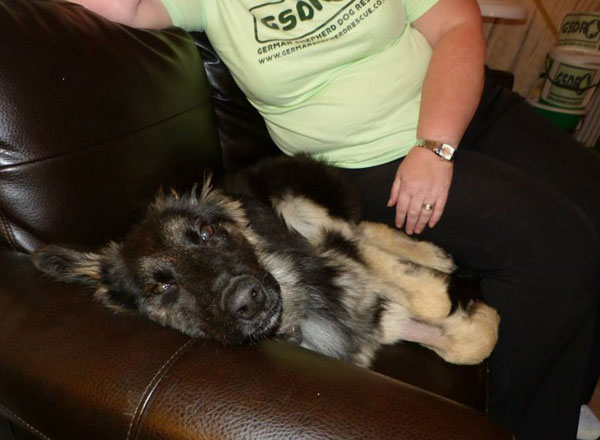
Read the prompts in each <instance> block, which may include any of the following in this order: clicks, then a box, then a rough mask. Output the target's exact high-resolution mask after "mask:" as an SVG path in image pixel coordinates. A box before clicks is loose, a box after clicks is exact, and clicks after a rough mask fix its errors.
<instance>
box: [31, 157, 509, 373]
mask: <svg viewBox="0 0 600 440" xmlns="http://www.w3.org/2000/svg"><path fill="white" fill-rule="evenodd" d="M353 194H354V192H353V191H352V189H351V187H350V186H349V184H348V182H346V181H345V180H344V179H342V178H341V177H340V175H339V174H338V173H337V172H336V171H335V169H333V168H330V167H328V166H326V165H324V164H322V163H319V162H315V161H313V160H311V159H309V158H307V157H304V156H300V157H294V158H278V159H268V160H266V161H263V162H261V163H260V164H259V165H257V166H255V167H253V168H249V169H247V170H245V171H244V172H241V173H239V174H236V175H234V176H232V177H230V178H229V179H227V180H226V181H225V183H224V185H223V187H222V188H213V187H212V185H211V183H210V181H209V180H206V181H205V182H204V184H203V186H202V188H201V189H200V190H197V189H194V190H192V191H191V192H190V193H188V194H185V195H181V196H180V195H177V194H175V193H173V194H170V195H161V196H159V197H158V198H157V200H156V201H155V202H154V204H153V205H152V206H151V207H150V209H149V210H148V213H147V215H146V217H145V218H144V220H143V221H142V222H141V223H139V224H138V225H137V226H136V227H135V228H134V229H133V230H132V231H131V233H130V234H128V235H127V236H126V237H125V239H124V240H123V241H122V242H120V243H110V244H108V245H107V246H106V247H105V248H103V249H101V250H100V251H98V252H91V253H86V252H79V251H75V250H72V249H68V248H65V247H59V246H47V247H43V248H41V249H38V250H37V251H35V252H34V254H33V256H32V258H33V261H34V263H35V265H36V266H37V267H38V268H39V269H41V270H42V271H44V272H45V273H47V274H49V275H51V276H52V277H54V278H56V279H58V280H62V281H70V282H77V283H83V284H85V285H88V286H90V287H93V288H94V289H95V296H96V298H97V299H98V300H99V301H100V302H102V303H103V304H105V305H106V306H108V307H110V308H112V309H114V310H118V311H123V310H128V311H132V312H135V313H139V314H142V315H145V316H147V317H148V318H150V319H151V320H153V321H156V322H159V323H161V324H163V325H166V326H169V327H173V328H175V329H178V330H180V331H182V332H184V333H186V334H188V335H190V336H194V337H201V338H210V339H214V340H217V341H219V342H221V343H224V344H242V343H245V342H249V341H257V340H260V339H263V338H266V337H271V336H274V337H278V338H283V339H287V340H290V341H293V342H295V343H297V344H299V345H301V346H303V347H306V348H309V349H311V350H315V351H318V352H321V353H324V354H326V355H329V356H333V357H336V358H340V359H345V360H349V361H352V362H354V363H356V364H359V365H363V366H368V365H369V364H370V362H371V359H372V358H373V355H374V353H375V352H376V350H377V349H378V348H379V347H380V346H381V345H382V344H393V343H395V342H397V341H399V340H409V341H415V342H418V343H420V344H422V345H425V346H427V347H429V348H431V349H432V350H434V351H436V352H437V353H438V354H439V355H440V356H441V357H442V358H444V359H445V360H446V361H448V362H453V363H459V364H474V363H479V362H481V361H482V360H483V359H485V358H486V357H487V356H488V355H489V354H490V352H491V350H492V349H493V347H494V344H495V342H496V338H497V327H498V322H499V318H498V315H497V314H496V312H495V311H494V310H493V309H492V308H490V307H488V306H487V305H485V304H483V303H481V302H474V303H471V304H470V305H469V306H468V307H466V308H458V309H457V310H455V311H453V312H452V313H451V302H450V299H449V296H448V293H447V274H448V273H450V272H451V271H452V270H453V269H454V263H453V261H452V259H451V258H450V257H449V256H448V255H446V254H445V253H444V252H443V251H442V250H441V249H439V248H437V247H436V246H434V245H432V244H430V243H425V242H418V241H415V240H412V239H410V238H408V237H407V236H406V235H404V234H402V233H400V232H398V231H396V230H393V229H391V228H388V227H387V226H384V225H380V224H374V223H369V222H361V220H360V216H359V209H358V201H357V200H355V199H354V196H353Z"/></svg>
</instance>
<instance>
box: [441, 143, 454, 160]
mask: <svg viewBox="0 0 600 440" xmlns="http://www.w3.org/2000/svg"><path fill="white" fill-rule="evenodd" d="M438 151H439V155H440V156H442V157H443V158H444V159H446V160H450V159H452V156H453V155H454V148H452V147H451V146H450V145H446V144H443V145H442V146H441V147H440V148H439V150H438Z"/></svg>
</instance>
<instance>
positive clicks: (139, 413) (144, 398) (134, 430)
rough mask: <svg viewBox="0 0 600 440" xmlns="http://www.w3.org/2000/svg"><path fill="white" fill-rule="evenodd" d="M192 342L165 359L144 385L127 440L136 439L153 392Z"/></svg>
mask: <svg viewBox="0 0 600 440" xmlns="http://www.w3.org/2000/svg"><path fill="white" fill-rule="evenodd" d="M194 342H196V340H195V339H193V338H192V339H190V340H189V341H187V342H186V343H185V344H183V345H182V346H181V347H179V349H177V351H176V352H175V353H173V354H172V355H171V356H170V357H169V359H167V360H166V361H165V362H164V363H163V364H162V366H161V367H160V368H159V369H158V370H157V371H156V373H155V374H154V376H153V377H152V379H151V380H150V382H148V385H146V388H145V389H144V392H143V393H142V395H141V397H140V400H139V402H138V404H137V406H136V409H135V412H134V416H133V418H132V419H131V423H130V424H129V429H128V430H127V437H126V439H127V440H130V439H134V438H137V436H138V433H139V427H140V425H141V421H142V418H143V416H144V413H145V411H146V409H147V408H148V403H149V402H150V400H151V398H152V395H153V394H154V391H155V390H156V388H157V387H158V385H159V384H160V382H161V380H162V379H163V377H164V376H165V375H166V374H167V372H168V371H169V369H170V367H171V366H172V364H173V363H174V362H175V361H176V360H177V359H179V357H181V355H182V354H183V352H184V351H185V350H186V349H187V348H188V347H189V346H190V345H191V344H193V343H194Z"/></svg>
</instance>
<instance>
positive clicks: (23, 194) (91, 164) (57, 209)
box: [0, 0, 222, 251]
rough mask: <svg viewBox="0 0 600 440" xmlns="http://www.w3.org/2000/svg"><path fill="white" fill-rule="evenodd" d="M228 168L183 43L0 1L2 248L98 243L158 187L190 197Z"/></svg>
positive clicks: (54, 7)
mask: <svg viewBox="0 0 600 440" xmlns="http://www.w3.org/2000/svg"><path fill="white" fill-rule="evenodd" d="M221 164H222V159H221V150H220V147H219V139H218V134H217V130H216V126H215V123H214V112H213V108H212V104H211V98H210V91H209V87H208V83H207V81H206V76H205V72H204V69H203V65H202V62H201V60H200V57H199V55H198V51H197V48H196V45H195V43H194V41H193V39H192V38H191V37H190V36H189V35H188V34H187V33H185V32H183V31H181V30H177V29H170V30H168V31H163V32H152V31H145V30H133V29H130V28H127V27H124V26H120V25H116V24H113V23H110V22H108V21H106V20H104V19H102V18H101V17H99V16H97V15H96V14H93V13H91V12H89V11H87V10H85V9H84V8H83V7H81V6H78V5H75V4H71V3H66V2H64V3H63V2H58V1H47V0H46V1H44V0H0V246H5V247H10V248H13V249H17V250H22V251H30V250H32V249H34V248H36V247H37V246H38V245H40V244H41V243H50V242H52V243H66V244H77V245H81V246H90V247H93V246H97V245H100V244H103V243H105V242H106V241H107V240H109V239H115V238H118V237H119V236H121V235H122V234H123V233H125V232H126V231H127V230H128V228H129V227H130V225H131V223H132V222H133V221H135V219H136V217H137V216H138V215H139V214H140V213H141V212H143V209H144V206H146V204H147V203H148V202H149V200H151V199H152V197H154V194H155V193H156V191H157V190H158V188H159V187H160V186H162V187H171V186H173V187H176V188H183V187H186V186H188V185H190V184H191V183H193V182H196V181H199V180H201V179H202V176H203V173H204V170H205V169H206V168H212V169H214V170H216V171H217V172H219V170H220V169H221Z"/></svg>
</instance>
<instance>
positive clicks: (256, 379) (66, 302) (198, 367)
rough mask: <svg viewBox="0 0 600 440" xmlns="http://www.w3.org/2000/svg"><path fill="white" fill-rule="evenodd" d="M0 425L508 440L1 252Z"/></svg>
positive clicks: (365, 377)
mask: <svg viewBox="0 0 600 440" xmlns="http://www.w3.org/2000/svg"><path fill="white" fill-rule="evenodd" d="M0 268H1V269H0V271H1V276H0V310H2V315H3V317H2V319H0V413H2V414H4V415H5V416H6V417H7V418H9V419H11V420H13V421H14V422H16V423H18V424H20V425H21V426H24V427H25V428H27V429H28V430H30V431H31V432H33V433H34V434H36V435H37V436H38V437H40V438H60V439H64V440H68V439H77V440H80V439H83V438H85V439H88V440H94V439H103V440H105V439H108V438H110V439H125V438H127V439H130V438H136V439H161V440H170V439H178V440H179V439H192V438H193V439H225V438H227V439H248V438H266V437H269V438H328V439H355V438H356V439H358V438H369V439H395V440H398V439H414V438H419V439H423V440H425V439H444V440H451V439H478V440H479V439H482V438H485V439H501V438H510V437H508V436H507V435H506V433H504V432H503V430H502V429H500V428H499V427H497V426H496V425H495V424H494V423H493V422H492V421H490V420H489V419H488V418H487V417H486V416H485V415H484V414H483V413H480V412H478V411H476V410H473V409H471V408H467V407H465V406H461V405H459V404H456V403H454V402H451V401H449V400H446V399H443V398H441V397H438V396H436V395H434V394H431V393H428V392H425V391H422V390H420V389H418V388H414V387H412V386H409V385H406V384H403V383H402V382H399V381H395V380H393V379H390V378H386V377H384V376H382V375H379V374H376V373H373V372H371V371H369V370H366V369H362V368H358V367H354V366H351V365H347V364H344V363H342V362H340V361H336V360H333V359H329V358H325V357H323V356H320V355H318V354H316V353H312V352H309V351H307V350H303V349H300V348H298V347H295V346H291V345H287V344H284V343H281V342H276V341H268V342H264V343H261V344H258V345H254V346H245V347H234V348H223V347H217V346H216V345H213V344H212V343H210V342H207V341H202V340H197V339H190V338H188V337H186V336H184V335H182V334H179V333H178V332H175V331H173V330H170V329H167V328H163V327H160V326H158V325H156V324H153V323H151V322H148V321H146V320H143V319H142V318H138V317H135V316H127V315H115V314H113V313H111V312H110V311H108V310H105V309H104V308H102V307H101V306H100V305H98V304H96V303H94V301H93V300H92V299H91V294H90V292H88V291H86V290H84V289H82V288H80V287H78V286H72V285H65V284H59V283H55V282H53V281H50V280H48V279H45V278H44V277H43V275H41V274H40V273H38V272H37V271H36V270H35V268H34V267H33V266H32V265H31V263H30V261H29V258H28V256H27V255H25V254H20V253H17V252H14V251H4V250H3V251H0Z"/></svg>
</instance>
